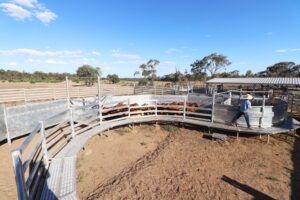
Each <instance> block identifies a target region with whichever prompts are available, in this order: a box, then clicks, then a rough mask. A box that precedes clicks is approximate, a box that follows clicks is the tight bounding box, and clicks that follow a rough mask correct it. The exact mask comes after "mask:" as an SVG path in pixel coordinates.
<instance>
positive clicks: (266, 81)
mask: <svg viewBox="0 0 300 200" xmlns="http://www.w3.org/2000/svg"><path fill="white" fill-rule="evenodd" d="M206 83H210V84H252V85H253V84H263V85H300V78H294V77H293V78H292V77H291V78H289V77H264V78H248V77H245V78H213V79H211V80H209V81H206Z"/></svg>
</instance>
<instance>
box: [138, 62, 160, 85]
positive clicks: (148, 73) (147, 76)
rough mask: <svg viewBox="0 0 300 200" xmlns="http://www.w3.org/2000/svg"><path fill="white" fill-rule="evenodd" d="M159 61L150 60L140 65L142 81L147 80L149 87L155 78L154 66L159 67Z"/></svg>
mask: <svg viewBox="0 0 300 200" xmlns="http://www.w3.org/2000/svg"><path fill="white" fill-rule="evenodd" d="M159 63H160V62H159V60H156V59H150V60H149V61H148V62H147V63H144V64H141V65H140V67H139V68H140V69H141V72H142V73H141V74H142V76H143V77H144V80H149V81H150V82H151V85H153V84H154V80H155V78H156V69H155V68H156V66H157V65H159Z"/></svg>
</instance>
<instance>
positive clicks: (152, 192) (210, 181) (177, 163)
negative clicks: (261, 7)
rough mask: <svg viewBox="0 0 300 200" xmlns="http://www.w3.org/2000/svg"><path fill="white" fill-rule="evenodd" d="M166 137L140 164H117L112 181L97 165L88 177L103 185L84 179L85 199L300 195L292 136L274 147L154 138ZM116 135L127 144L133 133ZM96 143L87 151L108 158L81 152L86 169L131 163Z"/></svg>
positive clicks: (246, 141)
mask: <svg viewBox="0 0 300 200" xmlns="http://www.w3.org/2000/svg"><path fill="white" fill-rule="evenodd" d="M140 129H142V130H143V127H141V128H136V129H135V130H136V131H137V133H135V134H133V135H134V136H135V138H139V137H141V138H143V137H144V136H143V135H144V134H145V133H144V132H145V131H142V130H140ZM141 131H142V132H141ZM146 132H147V131H146ZM148 132H149V131H148ZM161 133H163V134H165V136H166V137H165V138H163V139H162V138H161V139H160V143H159V144H157V145H156V147H155V148H153V146H152V147H151V148H150V149H149V150H148V151H147V152H145V153H144V154H143V155H142V156H140V157H139V158H137V159H136V160H135V161H132V160H131V161H128V160H127V161H128V162H123V166H120V165H118V164H116V167H117V168H118V169H119V171H118V170H115V171H114V173H112V174H110V175H109V176H107V173H105V172H106V170H108V171H110V170H109V168H107V164H106V163H105V161H104V162H102V164H100V166H98V167H96V166H93V167H94V170H93V171H89V175H88V176H94V177H97V180H94V181H95V182H94V184H89V183H84V182H85V181H84V180H83V181H82V182H81V183H79V185H80V187H79V188H78V189H79V190H80V191H79V190H78V193H79V196H80V198H81V199H253V198H256V199H273V198H274V199H290V196H291V194H292V187H294V190H293V196H295V195H299V194H297V193H299V192H297V191H296V190H295V188H297V187H298V186H299V184H298V185H297V184H296V187H295V181H293V182H292V181H291V180H292V179H291V176H292V175H294V177H293V180H295V179H296V180H298V179H299V174H298V173H295V171H294V172H293V168H294V166H293V165H295V163H294V162H293V161H292V158H293V159H295V155H296V159H297V160H299V154H300V148H297V149H296V150H294V151H295V152H294V153H293V155H292V153H291V152H292V150H293V144H294V143H293V138H292V137H288V138H285V136H279V137H277V136H276V138H272V139H271V144H270V145H268V144H267V143H266V141H262V140H260V139H259V138H258V137H255V138H244V137H243V138H241V140H240V141H237V140H236V139H235V138H234V137H231V138H230V139H229V141H228V143H224V142H218V141H211V140H207V139H203V137H202V134H201V133H200V132H198V131H194V130H187V129H180V131H179V132H178V133H167V132H163V131H157V130H156V131H153V132H152V134H151V137H152V138H155V137H157V136H160V137H161ZM147 134H149V133H147ZM111 135H112V137H114V138H113V139H112V140H118V141H119V138H123V139H122V140H123V142H125V143H126V142H127V139H129V138H127V135H132V134H131V133H126V134H125V135H122V136H118V135H117V134H115V133H112V134H111ZM109 137H111V136H108V138H109ZM98 139H99V138H98ZM263 139H265V138H263ZM93 140H94V139H92V140H91V141H89V145H87V150H86V151H90V152H93V151H97V152H98V153H99V152H100V151H99V150H98V149H102V150H101V154H102V155H99V154H98V155H97V156H94V155H93V153H90V154H89V156H88V157H87V156H84V155H83V152H81V156H83V157H84V159H85V161H86V162H82V163H81V166H80V170H83V169H86V168H88V167H91V166H89V165H88V164H87V163H89V161H90V160H94V161H95V160H98V161H97V163H101V159H102V157H103V156H104V155H106V154H108V152H110V153H109V155H110V156H111V158H113V159H114V160H118V163H120V162H121V161H120V160H125V158H124V156H119V155H118V154H112V153H111V149H108V148H101V145H100V144H99V141H98V142H97V143H98V144H99V145H98V146H97V145H93V143H94V141H93ZM91 146H93V148H90V147H91ZM140 146H141V145H140V144H139V143H136V144H134V143H131V145H130V148H131V149H133V148H137V150H138V149H139V148H140ZM112 148H114V147H112ZM126 148H128V146H126V145H125V146H121V147H120V149H119V151H120V152H122V151H126ZM151 149H153V150H151ZM110 167H111V166H110ZM100 168H101V169H100ZM112 170H113V169H112ZM297 171H298V170H297ZM103 177H105V178H103ZM297 177H298V178H297ZM291 185H292V187H291ZM298 189H299V188H298ZM298 191H299V190H298ZM295 193H296V194H295Z"/></svg>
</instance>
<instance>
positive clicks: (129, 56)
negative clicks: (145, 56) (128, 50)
mask: <svg viewBox="0 0 300 200" xmlns="http://www.w3.org/2000/svg"><path fill="white" fill-rule="evenodd" d="M111 56H112V57H114V58H126V59H140V58H141V57H140V56H139V55H136V54H124V53H113V54H111Z"/></svg>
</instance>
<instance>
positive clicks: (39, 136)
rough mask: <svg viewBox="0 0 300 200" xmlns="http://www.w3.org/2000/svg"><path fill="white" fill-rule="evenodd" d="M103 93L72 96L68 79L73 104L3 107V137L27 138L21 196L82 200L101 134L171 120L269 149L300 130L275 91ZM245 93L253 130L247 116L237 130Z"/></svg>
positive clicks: (19, 155) (19, 159) (18, 154)
mask: <svg viewBox="0 0 300 200" xmlns="http://www.w3.org/2000/svg"><path fill="white" fill-rule="evenodd" d="M96 89H97V90H96V91H97V96H94V97H93V95H91V96H90V97H86V98H78V97H77V96H72V95H71V90H69V83H68V80H67V81H66V89H65V95H66V99H62V100H52V101H46V102H36V103H29V104H25V105H19V106H13V107H4V108H3V107H2V110H0V111H1V112H2V113H3V114H2V116H3V118H2V119H3V120H2V121H1V120H0V123H2V125H3V126H1V127H2V129H1V130H0V131H1V132H0V133H2V134H1V138H0V139H1V140H7V141H8V143H10V142H11V140H13V139H14V138H18V137H20V136H24V135H27V136H26V138H25V140H24V141H23V143H22V144H21V145H20V146H19V147H18V148H16V149H15V150H14V151H12V160H13V168H14V173H15V175H16V183H17V184H16V185H17V193H18V197H19V198H20V199H34V198H49V199H55V198H58V199H64V198H77V197H78V195H77V193H76V177H78V174H77V176H76V159H77V155H78V153H79V152H80V151H81V149H83V148H84V147H85V145H86V143H87V142H88V141H89V139H91V138H92V137H93V136H95V135H107V132H109V131H110V130H111V129H115V128H118V127H123V126H129V127H130V128H131V129H132V128H133V127H134V126H135V125H139V124H143V123H152V124H161V123H171V124H179V125H180V126H183V125H184V126H194V127H202V128H204V132H207V133H208V134H213V133H215V132H220V131H221V132H224V131H225V132H227V131H229V132H231V134H234V135H236V137H237V138H239V136H240V135H241V134H246V135H258V136H259V137H262V136H266V139H265V140H264V141H265V143H266V144H268V143H270V140H271V139H270V136H272V135H275V134H278V133H287V132H291V131H295V130H296V129H297V128H299V125H300V124H299V122H298V121H297V120H295V119H293V118H292V117H291V116H289V115H288V113H287V111H288V102H287V101H286V100H284V99H283V98H280V99H278V98H275V97H273V96H272V92H271V91H258V90H256V91H245V90H243V91H242V90H228V91H225V92H219V93H218V92H216V91H215V90H213V91H212V93H205V94H203V93H197V92H195V91H196V90H195V91H193V90H192V89H191V88H187V89H182V88H181V89H180V90H181V91H179V90H173V91H171V94H172V95H171V94H168V93H165V94H162V93H161V94H152V93H153V92H152V91H150V93H151V94H137V95H127V96H124V95H120V96H115V95H109V94H107V93H103V89H101V85H100V79H99V78H98V85H97V87H96ZM157 91H159V90H155V93H157ZM160 91H161V90H160ZM245 93H251V94H253V95H254V100H253V102H252V103H253V106H252V109H251V110H250V111H249V115H250V121H251V124H252V125H253V129H248V128H246V124H245V120H244V119H243V118H241V119H239V120H238V122H237V126H232V125H230V124H229V122H230V121H231V120H232V118H233V116H234V115H235V113H236V112H237V109H236V108H237V106H238V99H239V97H240V95H241V94H245ZM1 112H0V113H1ZM15 122H17V123H15ZM18 122H19V123H18ZM28 133H29V134H28Z"/></svg>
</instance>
